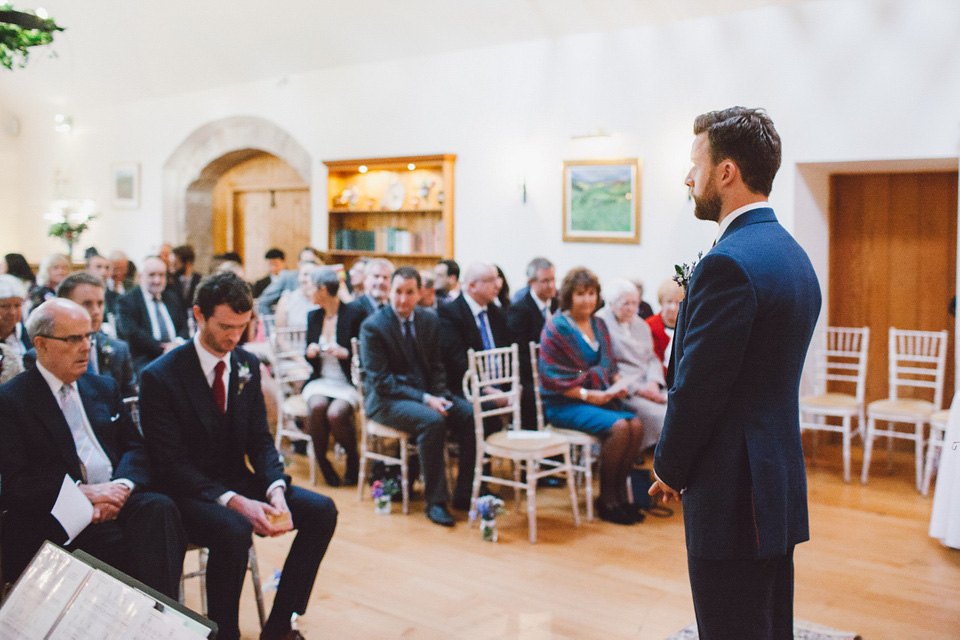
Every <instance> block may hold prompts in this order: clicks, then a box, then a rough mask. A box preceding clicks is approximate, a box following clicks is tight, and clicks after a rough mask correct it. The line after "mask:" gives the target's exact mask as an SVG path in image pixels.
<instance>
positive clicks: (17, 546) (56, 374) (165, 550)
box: [0, 298, 187, 598]
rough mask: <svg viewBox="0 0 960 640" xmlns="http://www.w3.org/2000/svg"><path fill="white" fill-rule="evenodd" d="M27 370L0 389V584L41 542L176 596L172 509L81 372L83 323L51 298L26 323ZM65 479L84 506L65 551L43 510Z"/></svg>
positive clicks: (134, 444) (139, 448)
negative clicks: (87, 511)
mask: <svg viewBox="0 0 960 640" xmlns="http://www.w3.org/2000/svg"><path fill="white" fill-rule="evenodd" d="M28 330H29V331H30V333H31V335H33V337H34V343H35V346H36V349H37V361H36V366H35V367H34V368H33V369H31V370H29V371H26V372H24V373H22V374H20V375H19V376H17V377H16V378H14V379H13V380H11V381H10V382H9V383H7V384H6V385H4V386H3V387H0V415H2V416H3V421H2V423H0V475H2V477H3V491H2V492H0V508H3V509H4V510H5V511H6V513H5V514H4V522H3V540H2V547H3V577H4V579H5V580H8V581H13V580H15V579H16V578H17V576H19V575H20V573H21V572H22V571H23V570H24V569H25V568H26V566H27V564H28V563H29V562H30V559H31V558H32V557H33V555H34V554H35V553H36V552H37V550H38V549H39V548H40V546H41V545H42V544H43V541H44V540H50V541H51V542H54V543H56V544H59V545H66V548H67V549H68V550H73V549H83V550H84V551H87V552H88V553H90V554H92V555H94V556H96V557H97V558H100V559H101V560H103V561H104V562H106V563H108V564H110V565H112V566H114V567H116V568H118V569H120V570H121V571H124V572H126V573H128V574H130V575H131V576H133V577H134V578H136V579H138V580H140V581H142V582H144V583H146V584H147V585H149V586H151V587H153V588H154V589H157V590H158V591H160V592H161V593H164V594H166V595H167V596H169V597H171V598H176V597H177V594H178V592H179V588H180V574H181V572H182V570H183V555H184V553H185V552H186V546H187V541H186V535H185V533H184V531H183V527H182V525H181V522H180V516H179V513H178V512H177V508H176V506H175V505H174V503H173V501H172V500H170V498H168V497H167V496H164V495H161V494H158V493H154V492H152V491H150V487H151V480H152V479H151V473H150V468H149V465H148V462H147V458H146V454H145V453H144V451H143V442H142V440H141V438H140V433H139V431H137V428H136V426H135V425H134V424H133V423H132V422H131V420H130V418H129V417H128V415H127V413H126V412H125V411H123V402H122V400H121V398H120V394H119V393H118V392H117V387H116V384H115V383H114V381H113V379H112V378H110V377H107V376H96V375H92V374H89V373H86V371H87V359H88V358H89V354H90V343H89V336H90V334H91V333H92V331H91V324H90V316H89V315H88V314H87V312H86V311H85V310H84V309H83V307H81V306H79V305H78V304H76V303H74V302H72V301H70V300H65V299H62V298H53V299H51V300H48V301H47V302H45V303H43V304H42V305H40V306H39V307H37V308H36V309H35V310H34V311H33V313H32V314H31V315H30V319H29V321H28ZM65 477H66V478H67V480H68V481H69V482H70V483H73V482H77V483H78V486H79V489H80V491H81V492H82V493H83V494H84V496H85V497H86V498H87V499H88V500H89V501H90V502H91V503H92V504H93V518H92V521H91V523H90V524H88V525H87V526H86V527H85V528H84V529H83V530H82V531H81V532H80V533H79V535H76V537H75V538H74V539H73V540H72V541H70V542H69V544H67V543H68V540H67V539H68V537H69V536H68V534H67V532H66V531H65V530H64V528H63V527H62V526H61V525H60V523H59V521H57V520H56V519H55V518H54V516H53V515H51V509H52V508H53V506H54V504H55V503H56V502H57V498H58V496H59V495H60V493H61V486H62V485H63V483H64V481H65Z"/></svg>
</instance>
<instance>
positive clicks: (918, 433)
mask: <svg viewBox="0 0 960 640" xmlns="http://www.w3.org/2000/svg"><path fill="white" fill-rule="evenodd" d="M923 425H924V423H922V422H917V423H916V424H914V425H913V426H914V430H913V435H914V438H915V440H914V441H913V442H914V458H915V460H914V467H915V468H916V472H915V474H916V477H917V491H921V490H922V488H923V443H924V439H923Z"/></svg>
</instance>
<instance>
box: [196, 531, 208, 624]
mask: <svg viewBox="0 0 960 640" xmlns="http://www.w3.org/2000/svg"><path fill="white" fill-rule="evenodd" d="M208 553H209V551H207V549H206V547H203V548H201V549H200V550H199V551H198V552H197V573H199V574H200V613H202V614H203V617H204V618H206V617H208V616H209V614H210V610H209V608H208V607H207V554H208Z"/></svg>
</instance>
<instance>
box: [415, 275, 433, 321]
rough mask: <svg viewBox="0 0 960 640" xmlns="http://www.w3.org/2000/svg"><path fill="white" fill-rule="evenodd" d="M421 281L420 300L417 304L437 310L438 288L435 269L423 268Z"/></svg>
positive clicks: (428, 309)
mask: <svg viewBox="0 0 960 640" xmlns="http://www.w3.org/2000/svg"><path fill="white" fill-rule="evenodd" d="M420 282H421V283H422V284H421V285H420V302H418V303H417V306H418V307H421V308H423V309H426V310H427V311H436V310H437V290H436V288H435V287H434V276H433V271H430V270H428V269H421V270H420Z"/></svg>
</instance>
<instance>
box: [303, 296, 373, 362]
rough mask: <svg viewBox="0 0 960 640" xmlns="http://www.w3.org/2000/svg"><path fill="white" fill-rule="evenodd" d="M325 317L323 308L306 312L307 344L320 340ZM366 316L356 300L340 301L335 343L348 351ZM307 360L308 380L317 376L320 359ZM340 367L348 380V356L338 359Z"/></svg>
mask: <svg viewBox="0 0 960 640" xmlns="http://www.w3.org/2000/svg"><path fill="white" fill-rule="evenodd" d="M325 317H326V311H324V310H323V309H314V310H313V311H311V312H310V313H308V314H307V344H313V343H314V342H317V341H318V340H320V334H321V333H322V332H323V320H324V318H325ZM366 317H367V309H366V308H365V307H363V306H362V305H360V304H359V303H358V302H356V301H354V302H349V303H341V304H340V311H338V312H337V344H338V345H340V346H341V347H343V348H344V349H346V350H347V351H350V350H351V348H350V341H351V340H352V339H353V338H356V337H357V336H359V335H360V324H361V323H363V321H364V320H365V319H366ZM307 362H309V363H310V364H311V365H313V373H312V374H311V375H310V380H313V379H315V378H319V377H320V373H321V368H322V360H321V359H320V358H307ZM340 368H341V369H343V375H344V376H346V378H347V380H350V358H344V359H342V360H340Z"/></svg>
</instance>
